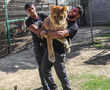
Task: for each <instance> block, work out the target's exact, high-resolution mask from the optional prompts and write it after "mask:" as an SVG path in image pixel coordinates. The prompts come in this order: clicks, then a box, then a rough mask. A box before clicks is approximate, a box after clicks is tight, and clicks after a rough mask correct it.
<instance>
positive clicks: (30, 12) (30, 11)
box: [26, 5, 36, 16]
mask: <svg viewBox="0 0 110 90" xmlns="http://www.w3.org/2000/svg"><path fill="white" fill-rule="evenodd" d="M26 12H27V14H28V15H29V16H34V15H35V14H36V8H35V6H34V5H31V6H30V7H29V8H27V10H26Z"/></svg>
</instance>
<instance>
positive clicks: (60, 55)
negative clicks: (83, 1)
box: [40, 7, 82, 90]
mask: <svg viewBox="0 0 110 90" xmlns="http://www.w3.org/2000/svg"><path fill="white" fill-rule="evenodd" d="M80 12H81V13H82V11H81V8H80V7H76V8H74V9H72V10H70V12H69V15H68V18H67V21H68V29H67V30H63V31H53V32H51V33H50V32H48V33H47V32H46V31H45V30H44V31H42V32H41V33H40V35H41V36H42V37H43V36H44V35H45V34H48V35H49V36H50V37H51V38H53V47H54V51H55V59H56V61H55V63H51V62H50V61H49V60H48V51H46V52H45V54H44V57H43V61H42V73H43V75H44V76H45V79H46V81H47V82H48V85H49V87H51V88H52V90H57V89H56V88H54V87H53V86H52V85H53V83H54V82H53V79H52V78H49V77H50V76H51V75H50V73H49V72H50V71H51V67H52V66H53V65H54V68H55V71H56V74H57V76H58V78H59V80H60V81H61V84H62V87H63V90H71V88H70V84H69V79H68V77H67V74H66V69H65V64H64V59H65V53H66V51H65V47H64V44H62V43H61V42H59V41H58V40H56V38H64V37H65V38H67V39H68V40H70V39H72V38H73V36H74V35H75V34H76V32H77V30H78V24H77V22H76V20H77V19H78V18H79V17H80V16H81V13H80Z"/></svg>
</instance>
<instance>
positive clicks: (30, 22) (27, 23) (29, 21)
mask: <svg viewBox="0 0 110 90" xmlns="http://www.w3.org/2000/svg"><path fill="white" fill-rule="evenodd" d="M31 24H33V22H32V20H31V19H27V20H26V21H25V25H26V27H29V26H30V25H31Z"/></svg>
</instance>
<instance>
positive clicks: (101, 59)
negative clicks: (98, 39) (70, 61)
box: [84, 50, 110, 65]
mask: <svg viewBox="0 0 110 90" xmlns="http://www.w3.org/2000/svg"><path fill="white" fill-rule="evenodd" d="M84 63H85V64H89V65H106V64H108V63H110V54H106V51H105V50H104V51H102V52H101V53H98V54H97V55H95V56H93V57H91V58H90V59H89V60H87V61H85V62H84Z"/></svg>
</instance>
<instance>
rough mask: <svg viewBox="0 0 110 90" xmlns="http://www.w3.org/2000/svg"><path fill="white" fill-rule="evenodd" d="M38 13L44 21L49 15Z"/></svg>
mask: <svg viewBox="0 0 110 90" xmlns="http://www.w3.org/2000/svg"><path fill="white" fill-rule="evenodd" d="M38 15H39V17H40V19H41V20H42V21H44V19H45V18H47V17H48V15H46V14H44V13H39V14H38Z"/></svg>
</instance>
